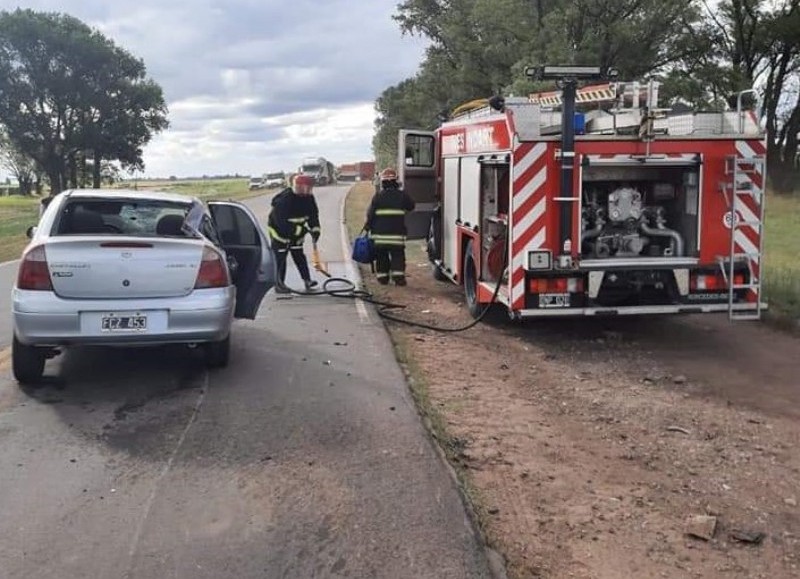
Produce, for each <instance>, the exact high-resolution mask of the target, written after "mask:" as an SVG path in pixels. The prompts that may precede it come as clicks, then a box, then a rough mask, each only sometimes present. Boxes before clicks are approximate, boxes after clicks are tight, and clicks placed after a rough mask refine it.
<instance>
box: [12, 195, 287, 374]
mask: <svg viewBox="0 0 800 579" xmlns="http://www.w3.org/2000/svg"><path fill="white" fill-rule="evenodd" d="M28 235H29V237H30V238H31V241H30V243H29V245H28V247H27V248H26V249H25V251H24V253H23V255H22V259H21V261H20V266H19V272H18V276H17V281H16V284H15V285H14V288H13V290H12V299H11V302H12V317H13V321H14V335H13V339H12V367H13V373H14V377H15V378H16V379H17V381H18V382H20V383H21V384H31V383H36V382H37V381H39V380H40V379H41V377H42V374H43V372H44V367H45V361H46V360H47V359H48V358H52V357H53V355H54V354H55V353H56V351H57V350H56V349H57V348H60V347H64V346H78V345H84V344H95V345H107V346H128V345H141V344H152V345H156V344H169V343H179V344H190V345H199V346H201V347H202V348H203V349H204V353H205V357H206V363H207V365H208V366H209V367H223V366H226V365H227V364H228V359H229V354H230V332H231V324H232V321H233V319H234V318H246V319H255V317H256V313H257V311H258V308H259V305H260V304H261V300H262V299H263V297H264V295H265V294H266V293H267V291H269V290H270V288H272V287H273V286H274V284H275V273H274V263H273V258H272V254H271V252H270V248H269V243H268V241H267V239H266V237H265V235H264V233H263V231H262V228H261V227H260V226H259V224H258V220H257V219H256V217H255V216H254V215H253V213H252V212H251V211H250V210H249V209H248V208H247V207H245V206H244V205H241V204H239V203H234V202H208V203H207V204H205V205H204V204H203V203H202V202H201V201H199V200H197V199H194V198H192V197H187V196H184V195H176V194H171V193H162V192H157V191H127V190H113V191H110V190H71V191H65V192H64V193H62V194H60V195H58V196H57V197H56V198H55V199H54V200H53V202H52V203H50V205H49V206H48V207H47V209H46V210H45V212H44V214H43V215H42V217H41V219H40V221H39V224H38V226H37V227H35V228H34V227H32V228H30V229H29V230H28Z"/></svg>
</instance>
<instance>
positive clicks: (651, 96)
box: [528, 81, 659, 108]
mask: <svg viewBox="0 0 800 579" xmlns="http://www.w3.org/2000/svg"><path fill="white" fill-rule="evenodd" d="M658 87H659V83H658V82H656V81H650V82H646V83H638V82H610V83H604V84H595V85H590V86H584V87H581V88H579V89H577V90H576V91H575V103H576V104H586V103H602V102H613V101H615V100H617V99H622V100H623V102H624V101H627V100H630V101H632V103H633V107H634V108H639V105H640V104H641V103H642V102H644V103H645V104H646V105H647V106H649V107H651V108H655V107H656V106H657V103H658ZM528 100H529V101H530V102H532V103H534V104H538V105H540V106H542V107H560V106H561V105H562V101H561V91H559V90H557V91H549V92H540V93H533V94H531V95H530V96H529V97H528Z"/></svg>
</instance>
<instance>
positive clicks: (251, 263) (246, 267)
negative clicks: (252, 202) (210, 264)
mask: <svg viewBox="0 0 800 579" xmlns="http://www.w3.org/2000/svg"><path fill="white" fill-rule="evenodd" d="M208 209H209V211H210V212H211V217H212V218H213V219H214V225H215V227H216V230H217V233H218V234H219V236H220V242H221V244H222V247H223V249H225V251H226V252H227V253H228V254H230V255H233V257H234V258H235V259H236V262H237V264H238V267H237V269H236V275H235V278H234V283H235V284H236V312H235V314H234V315H235V317H237V318H246V319H248V320H253V319H255V317H256V314H257V313H258V308H259V306H260V305H261V300H262V299H264V296H265V295H266V293H267V292H268V291H269V290H270V289H271V288H272V287H273V286H274V285H275V277H276V275H275V260H274V259H273V256H272V251H271V250H270V247H269V241H268V240H267V236H266V235H265V234H264V231H263V229H262V228H261V226H260V225H259V223H258V219H257V218H256V216H255V215H254V214H253V212H252V211H250V209H248V208H247V207H246V206H244V205H242V204H241V203H234V202H233V201H212V202H209V203H208Z"/></svg>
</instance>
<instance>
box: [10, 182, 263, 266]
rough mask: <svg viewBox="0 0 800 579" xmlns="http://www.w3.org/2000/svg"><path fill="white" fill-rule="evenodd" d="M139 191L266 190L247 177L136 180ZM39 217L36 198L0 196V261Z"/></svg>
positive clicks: (203, 195)
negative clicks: (252, 187)
mask: <svg viewBox="0 0 800 579" xmlns="http://www.w3.org/2000/svg"><path fill="white" fill-rule="evenodd" d="M135 186H136V188H137V189H140V190H145V189H150V190H160V191H171V192H173V193H179V194H183V195H192V196H195V197H199V198H200V199H203V200H211V199H219V200H233V201H236V200H242V199H248V198H250V197H258V196H259V195H264V194H265V193H268V192H269V191H268V190H266V189H259V190H256V191H250V190H249V189H248V181H247V179H204V180H198V181H167V180H161V181H139V182H137V183H136V185H135ZM119 187H121V188H133V187H134V185H133V183H122V184H120V186H119ZM38 219H39V198H38V197H20V196H11V197H0V262H4V261H9V260H12V259H17V258H18V257H19V256H20V253H22V250H23V248H24V247H25V246H26V245H27V244H28V237H27V236H26V235H25V231H26V230H27V229H28V227H30V226H31V225H36V222H37V221H38Z"/></svg>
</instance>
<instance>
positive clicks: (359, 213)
mask: <svg viewBox="0 0 800 579" xmlns="http://www.w3.org/2000/svg"><path fill="white" fill-rule="evenodd" d="M374 193H375V188H374V186H373V185H372V183H367V182H365V181H362V182H360V183H356V184H355V185H353V186H352V187H351V188H350V191H348V193H347V201H346V202H345V205H344V220H345V222H346V224H347V232H348V233H349V234H350V239H354V238H355V237H356V236H357V235H358V234H359V232H360V231H361V228H362V227H363V226H364V221H366V218H367V208H368V207H369V202H370V201H371V200H372V195H373V194H374Z"/></svg>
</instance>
